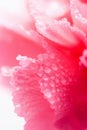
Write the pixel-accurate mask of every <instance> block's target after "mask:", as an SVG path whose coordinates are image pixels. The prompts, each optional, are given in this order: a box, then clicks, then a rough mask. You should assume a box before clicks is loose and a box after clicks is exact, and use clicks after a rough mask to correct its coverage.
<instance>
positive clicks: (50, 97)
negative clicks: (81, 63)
mask: <svg viewBox="0 0 87 130" xmlns="http://www.w3.org/2000/svg"><path fill="white" fill-rule="evenodd" d="M58 57H61V54H59V55H58V54H57V53H45V54H39V55H38V56H37V57H36V58H35V59H32V58H28V57H22V56H19V57H18V58H17V60H19V61H20V66H18V67H16V68H15V69H14V70H15V71H14V75H13V81H12V83H13V84H14V86H16V87H15V92H14V93H15V96H14V95H13V97H14V100H15V97H16V95H17V97H18V98H17V97H16V99H17V100H18V101H15V102H17V103H19V104H20V101H22V100H23V102H24V105H25V102H26V103H27V105H28V102H29V101H28V99H29V98H30V97H28V98H26V99H25V98H24V95H25V94H26V95H30V93H32V94H33V95H34V94H36V93H37V94H38V91H40V92H41V94H42V95H43V96H44V99H46V100H47V101H48V103H49V105H50V107H51V108H52V109H54V110H55V111H56V112H57V113H61V111H66V110H67V109H68V110H69V109H70V108H69V107H71V106H70V105H69V104H70V102H72V91H71V89H72V88H71V86H72V87H73V85H72V77H73V72H68V71H67V63H65V59H64V60H63V59H62V60H61V59H59V58H58ZM66 62H67V61H66ZM68 67H70V66H69V65H68ZM71 68H72V66H71ZM33 90H34V91H33ZM23 93H24V94H23ZM18 94H19V95H22V97H21V96H18ZM19 97H20V98H21V100H19ZM23 98H24V99H23ZM38 101H39V98H38ZM17 103H16V104H17ZM71 104H72V103H71ZM19 106H20V105H19ZM19 106H18V107H19ZM21 106H22V107H23V104H22V105H21ZM24 107H25V108H26V109H28V108H29V105H28V107H26V105H25V106H24ZM30 107H31V106H30Z"/></svg>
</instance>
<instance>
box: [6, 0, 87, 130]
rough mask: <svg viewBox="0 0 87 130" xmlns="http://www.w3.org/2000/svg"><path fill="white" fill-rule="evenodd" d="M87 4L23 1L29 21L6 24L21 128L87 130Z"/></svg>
mask: <svg viewBox="0 0 87 130" xmlns="http://www.w3.org/2000/svg"><path fill="white" fill-rule="evenodd" d="M86 7H87V2H86V0H85V1H84V0H77V1H75V0H55V1H53V0H50V1H45V0H37V1H35V0H27V1H26V9H27V12H28V13H29V17H31V18H32V21H33V26H32V24H31V23H30V24H29V26H30V25H31V28H29V29H28V28H27V29H26V28H23V29H22V30H21V31H20V30H18V27H17V30H16V32H17V33H16V32H15V31H14V32H13V31H12V30H11V29H10V30H9V31H8V29H7V30H6V29H4V31H5V30H6V31H5V34H6V35H5V36H7V35H8V36H10V37H11V38H12V41H7V44H8V43H12V42H13V43H14V44H12V49H13V50H12V52H11V53H10V54H11V57H10V59H11V61H10V62H9V63H8V64H9V66H13V67H12V69H11V71H10V75H11V81H10V83H11V87H12V91H13V102H14V105H15V112H16V113H17V114H18V116H20V117H24V119H25V121H26V123H25V126H24V130H86V129H87V88H86V87H87V30H86V29H87V27H86V26H87V25H86V24H87V15H86ZM84 8H85V9H84ZM8 36H7V37H8ZM11 38H10V39H11ZM4 43H5V44H6V41H5V42H4ZM5 46H6V45H5ZM10 46H11V45H10ZM7 47H8V45H7ZM14 48H15V49H14ZM6 50H7V49H6ZM8 51H9V47H8ZM10 54H9V56H10ZM5 57H6V56H5ZM15 59H16V60H17V61H19V65H18V62H17V61H16V60H15ZM4 62H6V60H5V61H3V63H4ZM6 63H7V62H6ZM6 63H5V64H6Z"/></svg>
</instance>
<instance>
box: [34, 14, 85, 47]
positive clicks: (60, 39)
mask: <svg viewBox="0 0 87 130" xmlns="http://www.w3.org/2000/svg"><path fill="white" fill-rule="evenodd" d="M35 20H36V27H37V31H38V32H40V33H41V34H42V35H43V36H45V37H46V38H48V39H49V40H52V41H53V42H55V43H57V44H59V45H62V46H65V47H68V48H73V47H76V46H79V45H81V44H82V46H84V37H85V34H84V33H83V32H82V31H81V30H79V29H78V28H76V27H72V26H71V25H70V23H69V22H68V21H67V19H62V20H58V21H57V20H52V19H48V18H47V17H44V16H37V18H36V19H35Z"/></svg>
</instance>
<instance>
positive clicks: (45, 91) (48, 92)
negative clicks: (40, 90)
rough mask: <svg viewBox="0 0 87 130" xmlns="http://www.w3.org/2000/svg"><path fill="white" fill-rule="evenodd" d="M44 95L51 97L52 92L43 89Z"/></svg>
mask: <svg viewBox="0 0 87 130" xmlns="http://www.w3.org/2000/svg"><path fill="white" fill-rule="evenodd" d="M44 95H45V97H47V98H51V97H52V93H51V91H50V90H49V89H45V90H44Z"/></svg>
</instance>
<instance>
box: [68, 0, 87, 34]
mask: <svg viewBox="0 0 87 130" xmlns="http://www.w3.org/2000/svg"><path fill="white" fill-rule="evenodd" d="M70 5H71V16H72V19H73V22H74V24H75V26H77V27H79V28H80V29H82V30H83V31H84V32H85V33H87V13H86V12H87V2H84V1H82V0H71V3H70Z"/></svg>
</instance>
